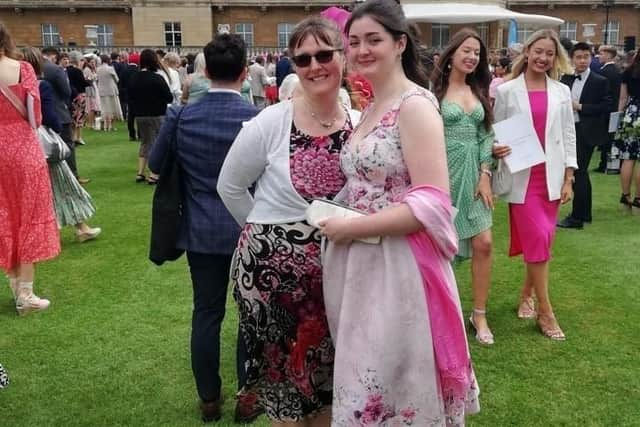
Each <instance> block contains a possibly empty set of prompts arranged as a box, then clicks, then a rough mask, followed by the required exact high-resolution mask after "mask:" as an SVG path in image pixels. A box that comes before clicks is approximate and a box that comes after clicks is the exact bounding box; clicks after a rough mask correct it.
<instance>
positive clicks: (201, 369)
mask: <svg viewBox="0 0 640 427" xmlns="http://www.w3.org/2000/svg"><path fill="white" fill-rule="evenodd" d="M204 55H205V60H206V64H207V65H206V73H207V76H208V77H209V79H211V88H210V89H209V92H208V93H207V94H206V95H204V96H203V97H202V98H201V99H200V100H199V101H197V102H195V103H193V104H189V105H187V106H185V107H182V108H177V109H169V110H167V115H166V119H165V121H164V123H163V125H162V128H161V129H160V133H159V135H158V138H157V139H156V142H155V144H154V147H153V149H152V152H151V155H150V158H149V168H150V169H151V170H152V171H154V172H156V173H157V172H159V171H160V170H161V168H162V162H163V160H164V156H165V154H166V153H167V151H168V150H169V147H170V145H171V140H172V138H173V135H174V134H175V135H176V153H177V155H176V158H177V161H178V164H179V165H180V167H181V176H182V188H183V197H184V200H183V217H182V223H181V228H180V233H179V236H178V248H180V249H184V250H185V251H186V253H187V260H188V263H189V269H190V273H191V281H192V283H193V316H192V332H191V365H192V369H193V375H194V377H195V381H196V387H197V390H198V395H199V396H200V400H201V403H200V410H201V414H202V419H203V421H205V422H207V421H216V420H218V419H220V416H221V406H222V396H221V385H222V384H221V379H220V374H219V368H220V329H221V326H222V320H223V318H224V315H225V302H226V297H227V287H228V283H229V266H230V264H231V256H232V253H233V251H234V249H235V247H236V243H237V241H238V236H239V233H240V229H239V227H238V225H237V224H236V222H235V221H234V219H233V217H232V216H231V215H230V214H229V212H228V211H227V209H226V208H225V207H224V204H223V203H222V201H221V200H220V197H219V196H218V193H217V192H216V184H217V180H218V174H219V172H220V168H221V167H222V163H223V161H224V158H225V156H226V154H227V152H228V151H229V148H230V147H231V144H232V143H233V141H234V139H235V138H236V135H237V134H238V132H239V131H240V129H241V128H242V123H243V122H245V121H248V120H250V119H251V118H252V117H254V116H255V115H256V114H257V113H258V110H257V108H255V107H254V106H253V105H251V104H249V103H248V102H247V101H245V100H244V99H243V98H242V96H241V95H240V87H241V86H242V82H243V81H244V79H245V77H246V65H247V64H246V57H247V52H246V46H245V43H244V41H243V40H242V39H241V38H240V37H238V36H237V35H232V34H221V35H218V36H216V38H215V39H214V40H213V41H211V42H210V43H209V44H208V45H207V46H205V48H204ZM243 350H244V344H243V343H242V340H241V339H239V340H238V355H237V356H238V383H239V386H242V385H243V383H244V351H243ZM259 413H260V410H259V409H257V408H243V407H240V406H239V407H237V408H236V418H237V419H238V421H250V420H252V419H254V418H255V417H257V415H259Z"/></svg>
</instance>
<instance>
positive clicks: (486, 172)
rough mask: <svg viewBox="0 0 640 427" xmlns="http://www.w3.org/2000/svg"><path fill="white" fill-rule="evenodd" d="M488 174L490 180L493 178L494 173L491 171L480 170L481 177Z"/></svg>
mask: <svg viewBox="0 0 640 427" xmlns="http://www.w3.org/2000/svg"><path fill="white" fill-rule="evenodd" d="M483 173H484V174H487V175H488V176H489V178H491V177H493V173H492V172H491V171H490V170H489V169H480V175H482V174H483Z"/></svg>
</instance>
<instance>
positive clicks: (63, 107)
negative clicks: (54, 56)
mask: <svg viewBox="0 0 640 427" xmlns="http://www.w3.org/2000/svg"><path fill="white" fill-rule="evenodd" d="M43 71H44V79H45V80H46V81H48V82H49V84H50V85H51V86H52V87H53V92H54V94H55V103H54V105H55V110H56V114H57V115H58V118H59V119H60V122H61V123H62V132H60V136H61V137H62V139H63V140H64V142H65V143H66V144H67V146H69V149H70V150H71V155H70V156H69V158H68V159H67V164H68V165H69V168H70V169H71V171H72V172H73V174H74V175H75V176H76V178H77V177H78V167H77V165H76V147H75V143H74V142H73V138H72V137H71V113H70V112H69V104H70V103H71V86H70V85H69V78H68V77H67V73H66V72H65V71H64V68H62V67H61V66H59V65H57V64H54V63H53V62H51V61H49V60H48V59H46V58H45V60H44V66H43Z"/></svg>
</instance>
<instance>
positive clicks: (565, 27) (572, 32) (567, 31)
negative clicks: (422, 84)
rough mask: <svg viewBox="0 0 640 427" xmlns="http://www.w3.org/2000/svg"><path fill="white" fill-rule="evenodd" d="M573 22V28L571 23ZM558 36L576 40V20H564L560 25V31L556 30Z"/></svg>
mask: <svg viewBox="0 0 640 427" xmlns="http://www.w3.org/2000/svg"><path fill="white" fill-rule="evenodd" d="M572 24H573V29H571V25H572ZM558 34H559V35H560V38H563V37H564V38H568V39H569V40H578V21H565V22H564V24H562V25H560V31H558Z"/></svg>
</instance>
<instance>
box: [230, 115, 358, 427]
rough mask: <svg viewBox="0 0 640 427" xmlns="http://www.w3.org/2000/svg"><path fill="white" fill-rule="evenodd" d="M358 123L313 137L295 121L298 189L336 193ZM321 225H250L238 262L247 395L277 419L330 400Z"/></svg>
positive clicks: (234, 272) (235, 272) (298, 415)
mask: <svg viewBox="0 0 640 427" xmlns="http://www.w3.org/2000/svg"><path fill="white" fill-rule="evenodd" d="M350 133H351V124H350V123H347V124H346V125H345V127H344V129H341V130H339V131H338V132H335V133H334V134H332V135H329V136H321V137H312V136H309V135H305V134H304V133H302V132H300V131H298V130H297V129H296V128H295V126H294V127H293V128H292V131H291V139H290V150H289V153H290V157H289V160H290V163H289V164H290V176H291V182H292V184H293V186H294V188H295V189H296V191H298V193H299V194H300V195H301V196H302V197H303V198H305V199H306V200H308V201H310V200H311V199H313V198H327V199H332V198H333V197H335V195H336V194H337V193H338V191H340V189H341V188H342V186H343V185H344V182H345V178H344V175H343V174H342V172H341V171H340V167H339V153H340V149H341V148H342V144H343V142H344V141H345V140H346V139H347V138H348V136H349V135H350ZM320 239H321V236H320V232H319V230H317V229H316V228H313V227H312V226H310V225H309V224H307V223H306V222H304V221H303V222H296V223H289V224H247V225H246V226H245V227H244V229H243V231H242V233H241V234H240V239H239V242H238V247H237V249H236V252H235V254H234V259H233V260H232V262H231V280H232V282H233V283H234V290H233V296H234V299H235V300H236V302H237V304H238V307H239V313H240V332H241V334H242V338H243V339H244V341H245V344H246V347H247V356H248V357H247V364H246V369H247V382H246V385H245V386H244V388H243V389H242V390H241V391H240V392H239V396H238V398H239V399H240V400H242V401H245V400H255V399H257V401H258V402H259V404H260V405H261V406H262V407H263V408H264V409H265V411H266V414H267V416H268V417H269V418H270V419H271V420H273V421H278V422H296V421H300V420H301V419H302V418H304V417H306V416H308V415H311V414H313V413H316V412H318V411H320V410H322V408H324V407H326V406H329V405H331V401H332V396H333V392H332V388H333V358H334V348H333V342H332V341H331V336H330V335H329V326H328V324H327V316H326V313H325V307H324V299H323V294H322V265H321V264H320Z"/></svg>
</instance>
